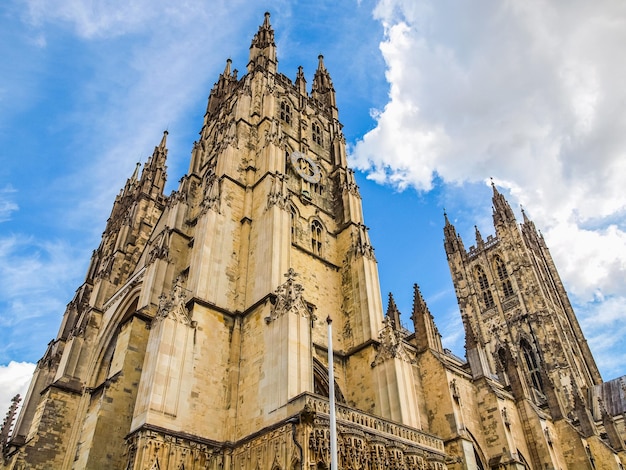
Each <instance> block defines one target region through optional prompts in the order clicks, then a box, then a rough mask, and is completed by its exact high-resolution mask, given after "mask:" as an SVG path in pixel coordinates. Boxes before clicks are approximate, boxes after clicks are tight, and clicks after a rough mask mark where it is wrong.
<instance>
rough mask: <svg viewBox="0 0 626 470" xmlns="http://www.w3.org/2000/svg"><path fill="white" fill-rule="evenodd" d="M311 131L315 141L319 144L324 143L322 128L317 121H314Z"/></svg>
mask: <svg viewBox="0 0 626 470" xmlns="http://www.w3.org/2000/svg"><path fill="white" fill-rule="evenodd" d="M311 133H312V137H313V142H315V143H316V144H318V145H322V128H321V127H320V126H319V124H317V123H315V122H314V123H313V125H312V126H311Z"/></svg>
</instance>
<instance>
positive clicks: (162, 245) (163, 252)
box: [147, 226, 172, 264]
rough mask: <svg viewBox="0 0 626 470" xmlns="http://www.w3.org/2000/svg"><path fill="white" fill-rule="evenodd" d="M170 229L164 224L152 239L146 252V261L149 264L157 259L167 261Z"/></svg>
mask: <svg viewBox="0 0 626 470" xmlns="http://www.w3.org/2000/svg"><path fill="white" fill-rule="evenodd" d="M171 233H172V231H171V230H170V228H169V227H167V226H165V228H164V229H163V230H162V231H161V233H159V234H158V235H157V236H156V238H155V239H154V243H153V244H152V248H151V250H150V252H149V253H148V262H147V264H151V263H153V262H154V261H156V260H157V259H163V260H166V261H168V260H169V255H170V248H169V247H170V235H171Z"/></svg>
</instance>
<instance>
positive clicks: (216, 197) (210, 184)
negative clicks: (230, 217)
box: [200, 171, 220, 215]
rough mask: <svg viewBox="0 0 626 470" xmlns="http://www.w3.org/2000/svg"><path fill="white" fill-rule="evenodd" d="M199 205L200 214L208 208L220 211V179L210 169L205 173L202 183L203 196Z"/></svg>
mask: <svg viewBox="0 0 626 470" xmlns="http://www.w3.org/2000/svg"><path fill="white" fill-rule="evenodd" d="M200 206H201V210H200V214H201V215H203V214H205V213H206V212H207V211H208V210H212V211H215V212H217V213H219V212H220V181H219V179H218V178H217V176H216V175H215V173H213V172H212V171H211V172H210V173H209V174H208V175H207V178H206V181H205V183H204V197H203V199H202V203H201V204H200Z"/></svg>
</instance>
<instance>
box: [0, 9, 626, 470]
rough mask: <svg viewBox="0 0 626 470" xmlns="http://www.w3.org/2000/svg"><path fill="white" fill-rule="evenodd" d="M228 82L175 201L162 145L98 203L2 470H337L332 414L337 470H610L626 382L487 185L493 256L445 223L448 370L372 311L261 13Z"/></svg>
mask: <svg viewBox="0 0 626 470" xmlns="http://www.w3.org/2000/svg"><path fill="white" fill-rule="evenodd" d="M231 65H232V64H231V61H230V60H228V61H227V62H226V67H225V70H224V72H223V73H222V74H221V75H220V76H219V78H218V80H217V82H216V83H215V85H214V87H213V89H212V90H211V93H210V96H209V100H208V104H207V108H206V113H205V115H204V123H203V125H202V129H201V130H200V136H199V138H198V141H197V142H195V143H194V144H193V148H192V150H191V156H190V161H189V170H188V173H187V174H186V175H185V176H184V177H183V178H182V179H181V181H180V184H179V186H178V189H177V190H175V191H173V192H172V193H171V194H170V195H169V196H168V195H165V194H164V187H165V181H166V158H167V152H168V151H167V132H165V133H164V135H163V138H162V140H161V141H160V143H159V144H158V145H157V146H156V147H155V149H154V152H153V154H152V156H151V157H150V158H149V159H148V160H147V162H146V163H145V164H144V166H143V168H140V166H139V165H138V167H137V168H136V170H135V171H134V173H133V174H132V175H131V176H130V177H129V178H128V180H127V181H126V184H125V185H124V186H123V188H122V189H121V191H120V193H119V194H118V196H117V197H116V198H115V202H114V204H113V208H112V211H111V215H110V217H109V219H108V221H107V223H106V228H105V230H104V233H103V235H102V240H101V243H100V245H99V246H98V248H97V249H96V250H94V251H93V255H92V258H91V262H90V264H89V268H88V270H87V273H86V277H85V280H84V283H83V284H82V285H81V286H80V287H79V288H78V289H77V290H76V294H75V296H74V298H73V299H72V300H71V302H70V303H69V304H68V305H67V308H66V311H65V313H64V315H63V320H62V323H61V326H60V328H59V332H58V335H57V336H56V338H55V339H54V340H52V341H51V342H50V343H49V345H48V348H47V350H46V352H45V354H44V356H43V357H42V358H41V360H40V361H39V362H38V364H37V367H36V370H35V372H34V376H33V379H32V382H31V384H30V388H29V391H28V394H27V395H26V397H25V399H24V402H23V406H22V409H21V411H20V413H19V415H16V416H15V422H14V423H13V425H12V427H11V424H12V422H13V417H12V416H9V417H8V418H7V420H6V421H5V425H4V426H3V428H2V454H3V455H2V459H1V460H0V468H4V469H16V470H21V469H126V470H156V469H159V470H166V469H167V470H182V469H184V470H196V469H210V470H304V469H307V470H329V469H330V470H335V469H334V468H332V469H331V455H330V454H331V433H330V421H331V415H332V416H333V417H334V416H336V423H337V454H338V465H337V466H338V468H339V469H344V470H418V469H419V470H427V469H428V470H444V469H448V470H461V469H472V470H473V469H481V470H487V469H511V470H513V469H516V470H522V469H533V470H540V469H541V470H543V469H562V470H564V469H592V470H593V469H622V468H623V465H626V448H625V445H624V439H625V438H626V430H625V427H624V416H625V415H626V406H625V405H626V400H625V399H624V385H623V382H622V381H620V380H619V379H618V380H614V381H610V382H603V381H602V378H601V376H600V373H599V372H598V368H597V367H596V364H595V362H594V358H593V356H592V354H591V351H590V349H589V347H588V345H587V342H586V340H585V338H584V336H583V332H582V330H581V328H580V326H579V323H578V321H577V319H576V315H575V313H574V311H573V309H572V307H571V305H570V302H569V300H568V297H567V294H566V292H565V289H564V287H563V284H562V282H561V280H560V277H559V275H558V272H557V268H556V266H555V264H554V262H553V260H552V257H551V255H550V252H549V250H548V248H547V246H546V243H545V241H544V239H543V237H542V236H541V234H540V232H539V231H538V230H537V229H536V228H535V226H534V224H533V222H532V221H531V220H529V219H528V217H527V216H526V215H525V214H524V215H523V221H522V222H521V223H518V221H517V220H516V218H515V216H514V214H513V212H512V210H511V207H510V206H509V204H508V202H507V201H506V200H505V198H504V196H503V195H502V194H501V193H500V192H499V191H498V188H497V187H495V186H494V187H493V221H494V227H495V235H492V236H488V237H487V238H486V239H483V238H482V236H481V234H480V233H479V232H478V229H477V230H476V244H475V245H474V246H472V247H470V248H469V250H466V249H465V247H464V244H463V241H462V240H461V238H460V237H459V235H458V234H457V232H456V230H455V228H454V226H453V225H452V224H451V223H450V221H449V220H448V217H447V216H445V215H444V220H443V221H442V224H443V225H444V228H443V232H444V246H445V252H446V254H447V258H448V262H449V266H450V272H451V275H452V279H453V282H454V286H455V289H456V295H457V298H458V303H459V311H460V315H461V316H462V319H463V324H464V327H465V337H466V344H465V347H466V359H461V358H459V357H457V356H455V355H453V354H452V353H451V352H450V351H449V350H447V349H444V348H443V346H442V343H441V338H440V335H439V332H438V330H437V327H436V325H435V322H434V319H433V316H432V315H431V313H430V311H429V309H428V306H427V305H426V303H425V301H424V299H423V297H422V295H421V293H420V290H419V288H418V287H417V285H415V286H414V302H413V311H412V314H411V320H412V322H413V327H414V328H413V331H410V330H408V329H406V328H404V327H403V326H402V324H401V322H400V312H399V311H398V308H397V307H396V305H395V303H394V300H393V297H392V296H390V297H389V301H388V303H387V305H386V306H385V305H384V303H383V300H382V297H381V293H380V285H379V279H378V268H377V262H376V258H375V256H374V249H373V247H372V245H371V243H370V239H369V236H368V231H367V227H366V225H365V219H364V214H363V212H362V206H361V197H360V194H359V188H358V186H357V184H356V182H355V177H354V173H353V171H352V170H351V169H350V168H349V167H348V165H347V158H346V143H345V139H344V136H343V134H342V125H341V123H340V122H339V119H338V118H339V115H338V109H337V106H336V99H335V90H334V88H333V83H332V80H331V77H330V74H329V72H328V70H327V69H326V66H325V64H324V60H323V57H322V56H320V57H319V64H318V66H317V70H316V71H315V74H314V77H313V80H312V85H311V86H310V91H309V87H307V81H306V79H305V76H304V72H303V70H302V68H301V67H300V68H299V69H298V70H297V73H296V76H295V81H292V80H291V79H290V78H288V77H287V76H285V75H283V74H281V73H279V72H278V63H277V59H276V46H275V42H274V31H273V29H272V26H271V24H270V18H269V14H268V13H266V14H265V18H264V20H263V23H262V24H261V26H260V27H259V29H258V32H257V33H256V34H255V35H254V37H253V39H252V43H251V46H250V56H249V62H248V65H247V70H246V73H245V74H243V75H242V76H238V73H237V70H234V69H232V70H231ZM329 319H331V320H332V331H333V335H332V348H331V349H332V353H333V355H334V361H333V363H332V364H330V366H331V367H332V372H333V373H332V374H331V373H329V360H328V356H329V354H328V352H329V351H328V348H329V343H330V342H329V339H330V338H329V333H328V332H329V330H330V328H328V325H327V321H328V320H329ZM333 376H334V380H333V379H332V378H333ZM329 377H330V378H329ZM333 389H334V394H333V397H334V401H335V402H336V405H335V408H334V409H335V413H334V414H333V413H331V406H330V403H331V400H330V396H329V392H330V391H331V390H333ZM12 411H13V412H15V407H13V408H12ZM7 422H8V424H7ZM9 428H10V429H9Z"/></svg>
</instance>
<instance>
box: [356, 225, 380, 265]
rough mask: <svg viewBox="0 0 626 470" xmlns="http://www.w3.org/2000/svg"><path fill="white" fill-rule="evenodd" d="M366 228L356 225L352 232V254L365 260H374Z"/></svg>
mask: <svg viewBox="0 0 626 470" xmlns="http://www.w3.org/2000/svg"><path fill="white" fill-rule="evenodd" d="M367 230H368V228H367V227H366V226H365V225H363V224H357V226H356V229H355V230H353V232H352V234H351V235H352V252H353V253H354V254H355V255H356V256H365V257H366V258H370V259H375V258H374V248H373V247H372V244H371V243H370V237H369V235H368V234H367Z"/></svg>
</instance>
